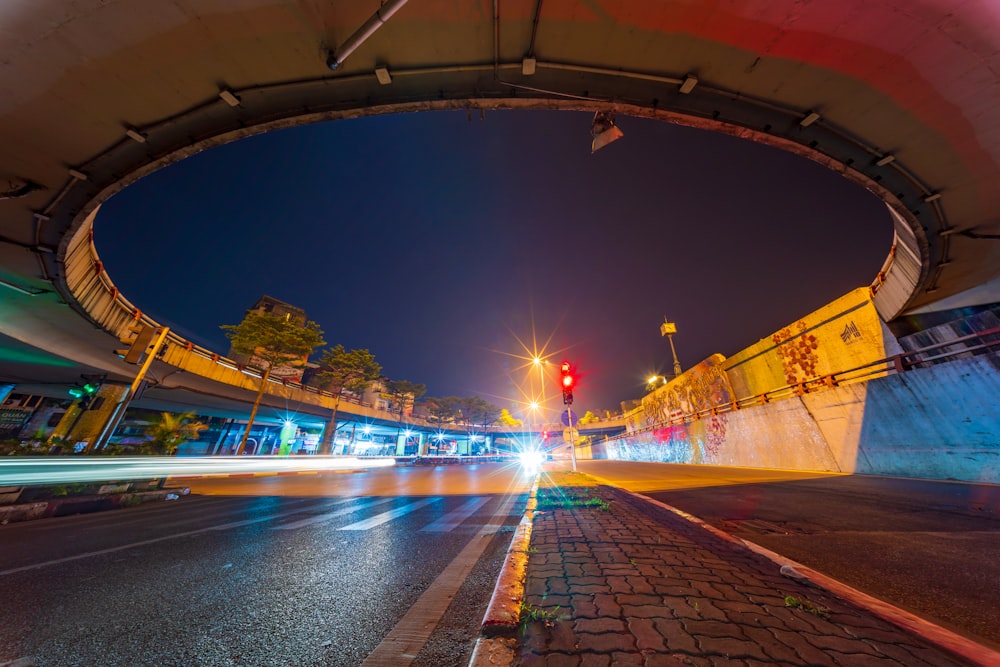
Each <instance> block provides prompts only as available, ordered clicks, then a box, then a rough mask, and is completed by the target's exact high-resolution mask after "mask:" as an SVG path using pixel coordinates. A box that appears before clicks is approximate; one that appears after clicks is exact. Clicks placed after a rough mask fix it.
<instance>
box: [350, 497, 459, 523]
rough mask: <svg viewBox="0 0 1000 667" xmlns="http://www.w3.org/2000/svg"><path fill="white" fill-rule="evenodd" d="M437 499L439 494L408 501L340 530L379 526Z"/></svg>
mask: <svg viewBox="0 0 1000 667" xmlns="http://www.w3.org/2000/svg"><path fill="white" fill-rule="evenodd" d="M439 500H441V498H440V496H439V497H437V498H424V499H423V500H418V501H417V502H415V503H410V504H409V505H403V506H402V507H397V508H396V509H392V510H389V511H388V512H382V513H381V514H376V515H375V516H373V517H371V518H370V519H365V520H364V521H357V522H355V523H352V524H349V525H346V526H344V527H342V528H341V529H340V530H369V529H371V528H374V527H375V526H381V525H382V524H383V523H388V522H389V521H392V520H393V519H397V518H399V517H401V516H403V515H404V514H409V513H410V512H412V511H414V510H418V509H420V508H421V507H423V506H424V505H430V504H431V503H435V502H437V501H439Z"/></svg>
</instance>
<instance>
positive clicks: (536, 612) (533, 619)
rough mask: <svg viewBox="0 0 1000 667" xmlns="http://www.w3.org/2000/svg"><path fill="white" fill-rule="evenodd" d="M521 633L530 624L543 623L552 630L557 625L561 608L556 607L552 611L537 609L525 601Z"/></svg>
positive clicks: (522, 610)
mask: <svg viewBox="0 0 1000 667" xmlns="http://www.w3.org/2000/svg"><path fill="white" fill-rule="evenodd" d="M519 620H520V623H521V632H522V633H523V632H524V629H525V628H526V627H527V626H528V624H529V623H539V622H541V623H543V624H544V625H545V627H547V628H550V627H552V626H553V625H555V623H556V621H558V620H560V618H559V607H556V608H555V609H553V610H552V611H549V610H548V609H542V608H541V607H536V606H535V605H532V604H528V603H526V602H524V601H522V602H521V615H520V619H519Z"/></svg>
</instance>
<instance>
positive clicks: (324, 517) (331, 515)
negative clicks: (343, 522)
mask: <svg viewBox="0 0 1000 667" xmlns="http://www.w3.org/2000/svg"><path fill="white" fill-rule="evenodd" d="M355 500H359V499H358V498H347V499H346V500H341V501H339V502H336V503H334V504H335V505H343V504H344V503H349V502H353V501H355ZM390 500H395V498H392V497H389V498H371V499H369V500H365V501H362V502H360V503H358V504H357V505H352V506H351V507H346V508H344V509H340V510H336V511H334V512H327V513H326V514H319V515H317V516H311V517H309V518H308V519H300V520H298V521H291V522H289V523H283V524H281V525H278V526H274V527H273V528H272V529H271V530H292V529H293V528H301V527H302V526H309V525H311V524H314V523H319V522H320V521H329V520H330V519H336V518H337V517H338V516H346V515H347V514H354V513H355V512H357V511H359V510H363V509H365V508H367V507H374V506H375V505H381V504H382V503H387V502H389V501H390Z"/></svg>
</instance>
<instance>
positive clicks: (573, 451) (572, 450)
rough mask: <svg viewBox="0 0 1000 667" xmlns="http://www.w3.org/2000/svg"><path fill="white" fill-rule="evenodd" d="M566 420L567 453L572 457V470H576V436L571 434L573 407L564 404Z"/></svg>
mask: <svg viewBox="0 0 1000 667" xmlns="http://www.w3.org/2000/svg"><path fill="white" fill-rule="evenodd" d="M566 421H567V422H569V455H570V458H571V459H573V472H576V438H575V437H574V436H573V407H572V406H570V405H567V406H566Z"/></svg>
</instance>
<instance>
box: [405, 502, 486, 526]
mask: <svg viewBox="0 0 1000 667" xmlns="http://www.w3.org/2000/svg"><path fill="white" fill-rule="evenodd" d="M488 500H489V498H472V499H471V500H469V501H467V502H466V503H465V504H464V505H462V506H461V507H459V508H458V509H456V510H453V511H451V512H448V513H447V514H445V515H444V516H443V517H441V518H440V519H438V520H437V521H435V522H433V523H429V524H427V525H426V526H424V527H423V528H421V529H420V532H421V533H449V532H451V531H452V530H454V528H455V526H457V525H459V524H460V523H462V522H463V521H465V520H466V519H468V518H469V517H470V516H472V514H473V512H475V511H476V510H477V509H479V508H480V507H482V506H483V505H485V504H486V503H487V501H488Z"/></svg>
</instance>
